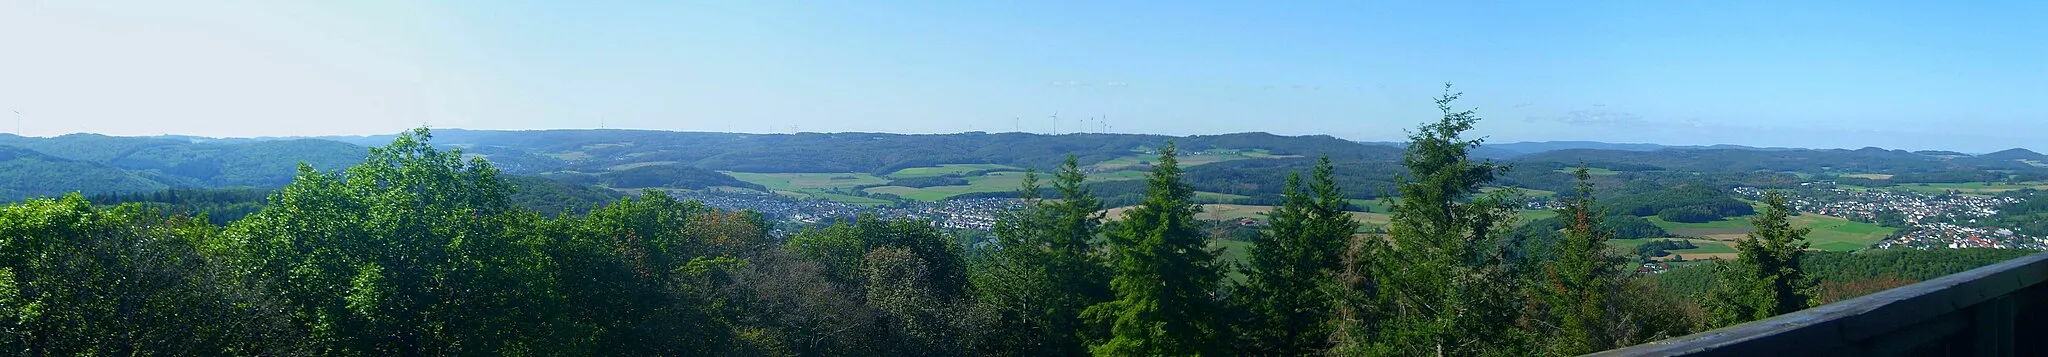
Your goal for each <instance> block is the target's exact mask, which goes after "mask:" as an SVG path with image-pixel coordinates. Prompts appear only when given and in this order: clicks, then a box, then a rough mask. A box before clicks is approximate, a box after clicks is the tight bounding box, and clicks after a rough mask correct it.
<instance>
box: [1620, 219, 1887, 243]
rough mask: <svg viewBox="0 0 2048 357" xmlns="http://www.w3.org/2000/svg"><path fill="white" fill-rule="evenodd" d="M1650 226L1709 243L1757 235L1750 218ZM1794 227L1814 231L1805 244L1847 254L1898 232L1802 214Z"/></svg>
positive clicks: (1663, 222) (1794, 220) (1660, 220)
mask: <svg viewBox="0 0 2048 357" xmlns="http://www.w3.org/2000/svg"><path fill="white" fill-rule="evenodd" d="M1648 219H1649V220H1650V223H1652V224H1656V225H1657V227H1661V228H1664V230H1665V231H1668V232H1671V234H1676V235H1682V236H1689V237H1700V238H1704V239H1709V240H1718V241H1730V242H1732V241H1734V240H1736V239H1741V238H1744V237H1746V236H1747V234H1748V233H1749V232H1752V231H1755V230H1756V229H1755V228H1754V227H1751V226H1750V225H1749V217H1731V218H1727V219H1722V220H1719V221H1713V222H1706V223H1679V222H1667V221H1664V220H1663V219H1659V218H1657V217H1648ZM1791 223H1792V226H1794V227H1805V228H1808V229H1812V230H1813V231H1811V232H1808V233H1807V234H1806V241H1807V242H1809V243H1812V247H1813V248H1814V249H1821V250H1831V251H1847V250H1856V249H1863V248H1866V247H1869V246H1870V245H1871V244H1875V243H1877V242H1878V241H1880V240H1884V237H1886V236H1890V235H1891V234H1892V232H1893V231H1896V230H1898V229H1896V228H1889V227H1883V226H1878V225H1875V224H1870V223H1863V222H1856V221H1850V220H1848V219H1844V218H1841V217H1834V216H1824V215H1818V214H1812V213H1807V214H1801V215H1798V216H1792V217H1791Z"/></svg>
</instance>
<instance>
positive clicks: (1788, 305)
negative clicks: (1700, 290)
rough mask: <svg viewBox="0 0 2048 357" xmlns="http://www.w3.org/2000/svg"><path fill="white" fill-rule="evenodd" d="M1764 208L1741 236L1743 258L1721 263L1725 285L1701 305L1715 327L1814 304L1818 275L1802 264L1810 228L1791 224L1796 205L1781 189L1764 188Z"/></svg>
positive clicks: (1741, 254)
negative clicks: (1752, 228)
mask: <svg viewBox="0 0 2048 357" xmlns="http://www.w3.org/2000/svg"><path fill="white" fill-rule="evenodd" d="M1764 205H1765V209H1764V212H1763V214H1760V215H1757V216H1756V217H1753V218H1750V220H1749V224H1750V225H1751V226H1755V227H1756V231H1754V232H1750V233H1749V236H1748V237H1746V238H1744V239H1742V240H1740V241H1737V242H1736V245H1735V249H1736V250H1737V251H1738V254H1739V255H1740V257H1741V258H1740V259H1739V260H1738V261H1736V262H1735V263H1734V264H1720V265H1716V266H1715V269H1716V272H1717V273H1718V274H1719V275H1720V277H1721V279H1720V285H1719V286H1718V287H1716V289H1715V290H1714V291H1713V292H1711V293H1710V294H1709V295H1708V298H1707V301H1704V302H1702V304H1701V305H1704V307H1706V309H1707V311H1708V313H1709V314H1710V316H1709V317H1710V318H1712V319H1713V325H1714V326H1715V327H1724V326H1729V325H1735V324H1739V323H1743V322H1749V321H1756V320H1762V319H1765V318H1769V317H1771V316H1777V315H1779V314H1785V313H1790V312H1793V311H1799V310H1802V309H1805V308H1806V307H1807V306H1811V305H1812V304H1814V302H1815V301H1814V281H1813V279H1811V278H1809V277H1807V276H1806V272H1805V271H1803V270H1802V269H1801V267H1800V266H1799V265H1800V261H1801V260H1802V259H1804V258H1805V256H1806V248H1807V247H1808V246H1809V245H1810V244H1809V243H1807V242H1806V234H1807V233H1809V232H1812V231H1813V230H1812V229H1810V228H1805V227H1796V228H1795V227H1792V222H1791V217H1792V206H1791V204H1790V203H1787V202H1786V201H1785V196H1784V195H1783V194H1780V193H1778V192H1768V193H1765V194H1764Z"/></svg>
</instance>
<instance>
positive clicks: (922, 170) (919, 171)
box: [884, 164, 1024, 179]
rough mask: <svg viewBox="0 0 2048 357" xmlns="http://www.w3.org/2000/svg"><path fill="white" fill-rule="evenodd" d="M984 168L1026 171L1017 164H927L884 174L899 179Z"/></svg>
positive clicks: (943, 174)
mask: <svg viewBox="0 0 2048 357" xmlns="http://www.w3.org/2000/svg"><path fill="white" fill-rule="evenodd" d="M982 170H1014V171H1024V169H1021V168H1017V167H1016V166H1009V165H997V164H944V165H939V166H935V167H934V166H927V167H912V168H907V169H902V170H896V172H892V173H889V174H888V175H884V176H888V177H889V178H898V179H902V178H912V177H932V176H945V175H952V174H964V173H969V172H975V171H982Z"/></svg>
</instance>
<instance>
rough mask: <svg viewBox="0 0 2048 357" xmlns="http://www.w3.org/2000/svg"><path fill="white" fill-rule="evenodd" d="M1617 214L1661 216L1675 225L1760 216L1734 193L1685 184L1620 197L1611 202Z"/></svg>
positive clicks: (1610, 204)
mask: <svg viewBox="0 0 2048 357" xmlns="http://www.w3.org/2000/svg"><path fill="white" fill-rule="evenodd" d="M1608 205H1609V206H1608V207H1609V209H1612V210H1614V212H1620V213H1624V214H1630V215H1635V216H1657V217H1658V218H1662V219H1664V220H1666V221H1671V222H1687V223H1701V222H1711V221H1716V220H1720V219H1721V218H1723V217H1737V216H1747V215H1750V214H1753V213H1756V210H1755V208H1754V207H1751V206H1750V205H1749V203H1745V202H1742V201H1740V200H1736V199H1735V197H1734V196H1733V194H1732V193H1729V192H1726V191H1722V190H1718V189H1715V188H1713V187H1708V186H1705V185H1685V186H1679V187H1673V188H1669V189H1664V190H1659V191H1655V192H1649V193H1643V194H1638V195H1630V196H1622V197H1617V198H1615V199H1614V200H1612V201H1609V203H1608Z"/></svg>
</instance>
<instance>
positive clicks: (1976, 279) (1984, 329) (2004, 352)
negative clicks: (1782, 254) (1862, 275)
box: [1593, 253, 2048, 356]
mask: <svg viewBox="0 0 2048 357" xmlns="http://www.w3.org/2000/svg"><path fill="white" fill-rule="evenodd" d="M2013 355H2021V356H2028V355H2048V253H2036V254H2033V255H2028V256H2025V257H2020V258H2017V259H2013V260H2008V261H2005V262H2001V263H1998V264H1992V265H1989V266H1985V267H1981V268H1977V269H1973V270H1970V271H1966V272H1962V273H1957V274H1954V275H1949V276H1944V277H1941V278H1936V279H1934V280H1928V281H1924V282H1920V283H1918V284H1913V285H1907V286H1903V287H1899V288H1897V289H1891V290H1885V291H1882V292H1878V293H1876V294H1870V295H1865V296H1862V297H1857V298H1854V299H1849V300H1843V301H1840V302H1836V303H1833V304H1827V305H1822V306H1818V307H1814V308H1811V309H1806V310H1802V311H1799V312H1794V313H1790V314H1785V315H1780V316H1778V317H1773V318H1770V319H1765V320H1761V321H1754V322H1750V323H1745V324H1741V325H1735V326H1730V327H1726V328H1722V329H1718V330H1713V331H1707V332H1701V333H1697V334H1692V335H1688V336H1684V337H1678V338H1672V339H1667V340H1663V341H1657V342H1651V343H1645V344H1641V345H1635V346H1629V347H1624V348H1621V349H1616V350H1610V351H1606V352H1600V353H1595V354H1593V356H2013Z"/></svg>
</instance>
